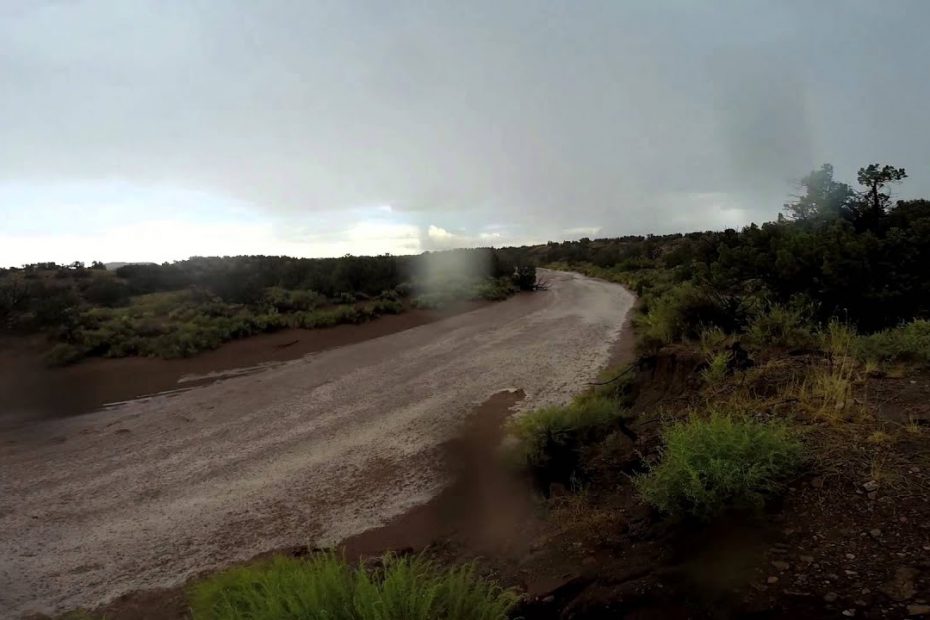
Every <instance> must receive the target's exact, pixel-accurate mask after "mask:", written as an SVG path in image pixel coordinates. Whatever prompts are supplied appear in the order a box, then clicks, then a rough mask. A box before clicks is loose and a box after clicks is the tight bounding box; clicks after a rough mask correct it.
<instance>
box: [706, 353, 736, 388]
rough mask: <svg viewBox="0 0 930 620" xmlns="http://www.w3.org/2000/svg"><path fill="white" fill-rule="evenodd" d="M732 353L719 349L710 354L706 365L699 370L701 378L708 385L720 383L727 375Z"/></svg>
mask: <svg viewBox="0 0 930 620" xmlns="http://www.w3.org/2000/svg"><path fill="white" fill-rule="evenodd" d="M731 359H733V354H732V353H730V352H729V351H721V352H719V353H714V354H713V355H711V356H710V359H709V360H708V362H707V367H706V368H704V369H703V370H701V379H703V380H704V383H706V384H707V385H709V386H715V385H720V384H721V383H723V381H724V379H726V377H727V371H729V369H730V360H731Z"/></svg>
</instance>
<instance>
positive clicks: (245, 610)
mask: <svg viewBox="0 0 930 620" xmlns="http://www.w3.org/2000/svg"><path fill="white" fill-rule="evenodd" d="M382 564H383V566H382V567H381V568H378V569H375V570H366V569H365V568H364V567H363V566H360V567H359V568H357V569H354V568H352V567H350V566H349V565H348V564H346V563H345V562H344V561H343V560H341V559H340V558H338V557H336V556H335V555H333V554H318V555H314V556H312V557H310V558H308V559H294V558H287V557H276V558H274V559H272V560H270V561H268V562H265V563H261V564H255V565H250V566H244V567H239V568H233V569H230V570H228V571H225V572H222V573H219V574H217V575H214V576H212V577H210V578H208V579H206V580H204V581H201V582H199V583H197V584H195V585H194V586H193V588H192V589H191V592H190V602H191V609H192V612H193V613H192V615H193V618H194V620H234V619H235V620H239V619H243V620H245V619H249V620H266V619H267V620H272V619H275V620H277V619H280V618H284V619H286V618H293V619H298V618H300V619H306V620H418V619H423V620H426V619H429V620H434V619H439V620H465V619H468V620H504V619H505V618H506V617H507V611H508V609H509V608H510V607H511V606H512V605H513V604H514V602H515V601H516V597H515V595H514V594H513V593H512V592H510V591H508V590H503V589H501V588H500V587H499V586H497V585H495V584H493V583H491V582H489V581H486V580H484V579H481V578H479V577H478V576H477V575H476V574H475V569H474V566H472V565H466V566H464V567H459V568H453V569H448V570H441V569H439V568H438V567H436V566H435V565H434V564H432V563H431V562H429V561H427V560H425V559H423V558H422V557H418V556H415V557H396V556H391V555H388V556H385V557H384V559H383V562H382Z"/></svg>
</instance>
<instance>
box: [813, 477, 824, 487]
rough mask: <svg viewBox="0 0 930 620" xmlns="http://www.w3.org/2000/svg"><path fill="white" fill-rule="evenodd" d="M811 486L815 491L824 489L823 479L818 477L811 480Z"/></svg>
mask: <svg viewBox="0 0 930 620" xmlns="http://www.w3.org/2000/svg"><path fill="white" fill-rule="evenodd" d="M811 486H812V487H814V488H815V489H820V488H822V487H823V478H820V477H817V478H814V479H813V480H811Z"/></svg>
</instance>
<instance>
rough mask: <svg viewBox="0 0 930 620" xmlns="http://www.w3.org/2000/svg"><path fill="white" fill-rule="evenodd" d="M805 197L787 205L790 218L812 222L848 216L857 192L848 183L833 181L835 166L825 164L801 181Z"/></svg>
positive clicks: (800, 197)
mask: <svg viewBox="0 0 930 620" xmlns="http://www.w3.org/2000/svg"><path fill="white" fill-rule="evenodd" d="M800 185H801V188H802V189H803V190H804V195H802V196H799V197H798V199H797V201H795V202H791V203H788V204H786V205H785V211H786V212H787V213H788V218H789V219H792V220H811V219H815V218H834V217H841V216H846V215H847V214H848V213H849V208H850V203H851V201H852V198H853V196H854V195H855V192H853V190H852V188H851V187H849V185H847V184H846V183H839V182H837V181H834V180H833V165H832V164H824V165H822V166H821V167H820V169H819V170H814V171H812V172H811V173H810V174H808V175H807V176H806V177H804V178H803V179H801V183H800Z"/></svg>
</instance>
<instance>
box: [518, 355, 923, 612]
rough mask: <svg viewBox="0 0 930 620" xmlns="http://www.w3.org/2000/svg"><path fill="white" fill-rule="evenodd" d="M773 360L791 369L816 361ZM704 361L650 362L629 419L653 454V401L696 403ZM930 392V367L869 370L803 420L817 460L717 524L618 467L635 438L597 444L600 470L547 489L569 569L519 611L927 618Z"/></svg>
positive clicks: (673, 406) (676, 407)
mask: <svg viewBox="0 0 930 620" xmlns="http://www.w3.org/2000/svg"><path fill="white" fill-rule="evenodd" d="M780 363H781V364H783V365H785V366H787V367H791V366H793V371H794V372H795V373H797V372H799V371H800V372H804V369H805V368H807V367H808V366H809V365H810V364H811V363H812V361H811V360H810V359H804V358H792V359H787V360H781V361H780ZM699 366H700V358H699V357H696V356H694V355H693V354H692V353H690V352H689V351H688V350H687V349H685V348H677V349H669V350H666V351H665V352H664V353H663V354H662V355H659V356H657V357H656V358H653V359H651V360H646V361H645V363H644V364H643V366H642V367H641V369H640V377H639V380H638V381H637V383H638V384H639V385H640V386H642V387H643V388H644V389H643V390H642V391H641V392H640V393H639V394H638V396H637V400H636V404H635V405H634V407H633V411H634V412H635V413H636V414H637V416H636V418H635V419H634V421H633V422H632V424H631V428H632V430H634V431H635V432H636V433H637V435H638V438H637V444H636V449H637V450H638V451H639V452H640V453H641V454H644V455H647V456H649V455H652V454H654V453H655V449H656V447H657V445H658V437H657V432H656V430H657V428H658V425H657V424H656V422H657V421H658V417H659V414H660V413H661V414H663V415H666V416H668V415H674V412H676V411H681V410H683V409H684V408H685V407H687V406H688V405H698V406H699V405H700V396H699V394H700V382H699V381H698V380H697V374H696V370H697V369H698V368H699ZM769 379H770V380H776V381H777V380H778V378H777V377H769ZM758 387H763V386H758ZM928 394H930V373H925V372H910V373H908V374H907V375H906V376H904V377H894V378H889V377H872V378H870V379H868V380H865V381H862V382H860V383H859V384H858V385H857V386H856V397H855V403H856V405H855V408H854V409H852V410H851V411H850V412H849V413H848V414H846V415H847V419H841V420H832V421H829V422H815V423H812V424H809V425H808V426H807V427H806V428H807V430H806V435H807V439H806V443H807V444H808V445H809V446H810V447H811V451H812V452H813V454H812V456H811V462H810V463H809V468H808V473H807V474H806V475H805V476H804V477H803V478H800V479H798V480H796V481H794V483H793V484H792V485H791V486H790V488H789V489H788V492H787V494H786V496H785V497H784V498H783V499H782V501H781V502H780V503H778V504H777V505H773V506H770V507H769V508H768V509H767V511H766V512H763V513H753V514H734V515H730V516H729V517H727V518H724V519H722V520H717V521H715V522H713V523H712V524H700V523H689V522H682V521H673V520H670V519H668V518H666V517H662V516H661V515H658V514H656V513H654V512H653V511H651V510H650V509H649V508H648V507H645V506H644V505H643V504H642V502H641V501H640V500H639V498H638V497H637V495H636V493H635V490H634V489H633V488H632V485H631V484H630V481H629V479H627V478H626V477H625V476H624V473H625V472H629V471H631V468H632V469H635V468H636V464H635V461H630V459H629V448H628V447H623V446H602V447H601V448H600V450H601V452H600V453H599V455H598V456H597V457H596V458H593V459H592V460H591V461H590V462H591V463H592V465H593V466H594V467H595V468H596V471H594V472H592V476H593V479H592V480H591V481H590V483H589V487H588V489H589V490H588V492H587V493H586V494H582V495H569V496H563V497H557V498H555V499H553V500H550V502H549V505H550V507H551V508H552V510H553V515H554V521H555V522H556V523H557V524H559V525H560V526H561V528H562V529H561V531H560V536H559V537H558V538H557V539H555V540H553V541H552V543H550V544H549V546H548V547H547V551H548V552H549V553H553V554H557V555H560V556H561V558H562V559H563V561H564V560H565V559H566V558H570V559H572V560H573V561H574V566H575V567H576V568H575V571H574V572H569V573H566V575H565V578H564V579H563V580H561V581H560V582H559V583H558V584H557V585H556V586H555V587H554V588H553V590H551V591H549V592H544V593H541V594H540V595H539V596H536V597H531V598H530V600H529V601H528V603H527V605H526V606H525V608H524V609H522V610H520V611H521V613H523V614H524V616H525V617H526V618H530V619H532V618H614V617H616V618H782V617H790V618H811V619H813V618H824V617H854V618H904V617H930V609H928V607H927V606H928V605H930V419H928V416H927V413H928V404H927V403H928V402H930V401H928V400H927V396H928ZM789 405H790V403H789ZM877 432H881V433H885V434H887V436H885V435H876V433H877ZM631 466H632V467H631Z"/></svg>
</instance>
